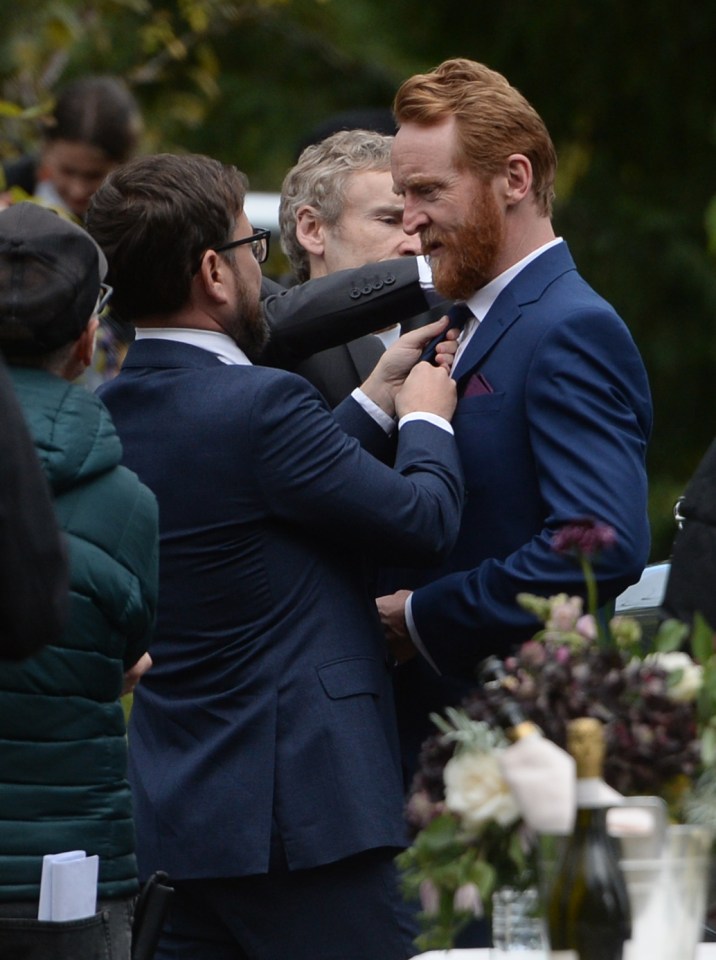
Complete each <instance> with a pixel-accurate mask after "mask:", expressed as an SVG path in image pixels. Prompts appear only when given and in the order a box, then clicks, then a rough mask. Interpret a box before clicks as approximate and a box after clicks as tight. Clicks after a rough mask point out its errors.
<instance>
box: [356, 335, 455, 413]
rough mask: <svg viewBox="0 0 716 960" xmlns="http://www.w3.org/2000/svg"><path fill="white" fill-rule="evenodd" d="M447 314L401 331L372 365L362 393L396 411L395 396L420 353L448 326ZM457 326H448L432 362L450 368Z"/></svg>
mask: <svg viewBox="0 0 716 960" xmlns="http://www.w3.org/2000/svg"><path fill="white" fill-rule="evenodd" d="M447 324H448V318H447V317H442V318H441V319H440V320H436V321H435V322H434V323H429V324H427V325H426V326H424V327H419V328H418V329H417V330H411V331H410V332H409V333H404V334H403V335H402V337H399V338H398V339H397V340H396V342H395V343H394V344H393V345H392V346H390V347H388V349H387V350H386V351H385V353H384V354H383V355H382V357H381V358H380V360H379V361H378V363H377V364H376V366H375V369H374V370H373V372H372V373H371V375H370V376H369V377H368V379H367V380H366V381H365V383H364V384H363V385H362V386H361V389H362V390H363V393H365V394H366V396H368V397H370V399H371V400H372V401H373V402H374V403H377V404H378V406H379V407H380V408H381V409H382V410H384V411H385V412H386V413H387V414H388V415H389V416H391V417H392V416H394V415H395V396H396V394H397V392H398V390H400V388H401V387H402V385H403V382H404V381H405V378H406V377H407V376H408V374H409V373H410V371H411V370H412V369H413V367H414V366H415V364H416V363H417V362H418V360H419V359H420V354H421V353H422V352H423V350H424V349H425V347H426V346H427V345H428V343H430V341H431V340H432V339H433V337H436V336H437V335H438V334H439V333H440V331H441V330H444V329H445V328H446V327H447ZM458 335H459V332H458V331H457V330H454V329H453V330H448V332H447V334H446V339H445V340H443V341H441V342H440V343H439V344H438V345H437V348H436V354H435V362H436V364H438V365H439V366H440V367H441V368H444V369H445V370H446V371H448V372H449V370H450V367H451V366H452V361H453V358H454V356H455V351H456V350H457V342H456V341H457V337H458Z"/></svg>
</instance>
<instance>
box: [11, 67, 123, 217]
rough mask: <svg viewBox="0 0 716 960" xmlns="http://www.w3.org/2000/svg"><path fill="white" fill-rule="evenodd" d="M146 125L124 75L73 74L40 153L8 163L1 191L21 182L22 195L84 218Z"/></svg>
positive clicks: (46, 128)
mask: <svg viewBox="0 0 716 960" xmlns="http://www.w3.org/2000/svg"><path fill="white" fill-rule="evenodd" d="M141 131H142V117H141V113H140V110H139V106H138V104H137V102H136V100H135V99H134V97H133V96H132V94H131V93H130V91H129V89H128V88H127V86H126V84H124V83H123V82H122V81H121V80H120V79H119V78H117V77H111V76H87V77H81V78H80V79H78V80H73V81H72V82H71V83H69V84H67V86H66V87H64V88H63V89H62V90H60V92H59V94H58V96H57V100H56V103H55V107H54V109H53V111H52V114H51V116H50V117H49V118H48V120H47V121H46V123H45V124H44V126H43V128H42V145H41V148H40V152H39V154H37V155H28V156H24V157H20V158H19V159H18V160H14V161H5V162H4V163H3V167H2V175H0V192H2V190H3V189H5V190H8V189H9V190H11V189H12V188H16V189H17V190H18V191H20V192H19V193H16V194H15V196H17V197H18V198H22V197H23V194H24V195H25V197H33V198H35V199H36V200H38V201H40V202H41V203H44V204H46V205H48V206H52V207H55V208H57V209H59V210H61V211H63V212H64V213H65V214H67V215H68V216H70V217H72V218H74V219H75V220H76V221H77V222H78V223H81V222H82V221H83V219H84V215H85V213H86V212H87V207H88V205H89V202H90V199H91V197H92V194H93V193H94V192H95V190H96V189H97V187H98V186H99V185H100V183H101V182H102V181H103V180H104V178H105V177H106V175H107V174H108V173H109V171H110V170H113V169H114V168H115V167H116V166H118V165H119V164H121V163H124V162H125V160H128V159H129V158H130V157H131V156H132V155H133V154H134V152H135V150H136V149H137V146H138V143H139V137H140V134H141ZM3 178H4V184H3V182H2V181H3Z"/></svg>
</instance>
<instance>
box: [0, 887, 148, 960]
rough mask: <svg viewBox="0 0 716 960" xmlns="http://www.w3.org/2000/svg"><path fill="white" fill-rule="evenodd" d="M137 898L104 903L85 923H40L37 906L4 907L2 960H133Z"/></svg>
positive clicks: (1, 910) (0, 908)
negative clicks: (135, 904) (131, 959)
mask: <svg viewBox="0 0 716 960" xmlns="http://www.w3.org/2000/svg"><path fill="white" fill-rule="evenodd" d="M135 899H136V898H135V897H129V898H127V899H122V900H100V902H99V903H98V904H97V913H95V915H94V916H93V917H87V918H85V919H83V920H70V921H66V922H64V923H50V922H48V921H45V920H38V919H37V902H33V903H0V960H130V955H131V952H132V918H133V915H134V903H135Z"/></svg>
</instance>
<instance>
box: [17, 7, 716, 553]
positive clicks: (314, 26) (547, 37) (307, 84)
mask: <svg viewBox="0 0 716 960" xmlns="http://www.w3.org/2000/svg"><path fill="white" fill-rule="evenodd" d="M0 15H1V16H2V22H3V31H2V35H1V36H0V101H1V102H0V129H1V130H2V137H1V138H0V156H9V155H14V154H17V153H19V152H22V151H23V150H27V149H31V148H32V146H33V144H34V143H35V142H36V139H37V121H38V117H40V116H42V115H43V114H46V113H47V110H48V108H49V105H51V102H52V95H53V91H54V90H55V89H56V87H57V86H58V84H59V83H61V82H64V81H66V80H68V79H70V78H72V77H75V76H77V75H79V74H82V73H87V72H93V73H98V72H105V73H117V74H120V75H122V76H123V77H125V79H126V80H127V81H128V82H129V83H130V85H131V87H132V89H133V91H134V93H135V95H136V96H137V99H138V100H139V102H140V103H141V105H142V108H143V111H144V115H145V121H146V134H145V140H144V144H143V149H144V150H146V151H156V150H169V151H180V150H191V151H201V152H206V153H209V154H211V155H213V156H216V157H218V158H219V159H222V160H225V161H230V162H234V163H237V164H238V165H239V166H240V167H242V169H244V170H245V171H246V172H247V173H248V175H249V177H250V179H251V183H252V186H253V188H254V189H262V190H277V189H278V188H279V187H280V183H281V180H282V178H283V175H284V173H285V171H286V169H287V168H288V167H289V166H290V165H291V164H292V163H293V161H294V159H295V153H296V149H297V146H298V144H299V143H300V142H301V140H302V139H303V137H304V136H305V135H306V133H307V132H308V131H310V130H311V129H312V128H313V127H315V126H316V125H317V124H319V123H320V122H321V121H323V120H325V119H326V118H327V117H328V116H329V115H331V114H333V113H336V112H338V111H342V110H346V109H349V108H356V107H389V106H390V103H391V100H392V96H393V94H394V92H395V89H396V88H397V86H398V84H399V83H400V81H401V80H402V79H403V78H404V77H405V76H407V75H409V74H411V73H414V72H416V71H422V70H425V69H429V68H430V67H432V66H434V65H435V64H437V63H439V62H440V61H441V60H443V59H444V58H446V57H450V56H468V57H472V58H473V59H477V60H482V61H484V62H486V63H489V64H490V65H491V66H493V67H494V68H496V69H498V70H500V71H502V72H503V73H505V75H506V76H507V77H508V78H509V79H510V81H511V82H512V83H514V84H515V85H516V86H518V87H519V88H520V89H521V90H522V91H523V92H524V93H525V95H526V96H527V97H528V98H529V99H530V101H531V102H532V103H533V104H534V105H535V106H536V107H537V109H538V110H539V111H540V113H541V114H542V115H543V116H544V118H545V120H546V122H547V124H548V126H549V128H550V130H551V132H552V135H553V137H554V139H555V142H556V145H557V149H558V152H559V155H560V169H559V179H558V184H557V191H558V204H557V207H556V215H555V223H556V227H557V229H558V231H559V232H560V233H561V234H563V235H564V236H565V238H566V239H567V240H568V241H569V243H570V246H571V248H572V250H573V252H574V254H575V257H576V260H577V262H578V264H579V266H580V269H581V271H582V272H583V274H584V275H585V276H586V278H587V279H588V280H589V281H590V282H591V283H592V284H593V285H594V286H595V288H596V289H597V290H599V292H600V293H602V294H603V295H604V296H605V297H606V298H607V299H609V300H610V301H612V302H613V303H614V305H615V306H616V308H617V309H618V310H619V312H620V313H621V314H622V315H623V316H624V318H625V320H626V322H627V323H628V325H629V327H630V329H631V330H632V332H633V334H634V337H635V339H636V341H637V343H638V345H639V347H640V349H641V351H642V354H643V356H644V359H645V362H646V365H647V369H648V370H649V374H650V378H651V383H652V389H653V393H654V404H655V414H656V416H655V427H654V435H653V439H652V443H651V446H650V452H649V470H650V477H651V485H652V495H651V513H652V527H653V532H654V556H655V557H662V556H664V555H665V554H666V553H668V550H669V547H670V544H671V541H672V539H673V535H674V532H675V528H674V525H673V520H672V517H671V507H672V504H673V501H674V500H675V499H676V497H677V496H678V494H679V493H680V492H681V491H682V489H683V487H684V485H685V483H686V481H687V479H688V477H689V476H690V474H691V472H692V471H693V469H694V468H695V466H696V463H697V462H698V460H699V459H700V457H701V455H702V453H703V452H704V451H705V449H706V447H707V446H708V444H709V443H710V441H711V439H712V438H713V436H714V434H716V417H714V416H713V415H712V414H711V410H712V403H711V384H712V382H713V379H714V372H715V371H716V323H714V320H716V199H715V198H714V194H715V193H716V185H715V182H714V181H715V177H714V170H715V169H716V163H715V160H716V157H715V155H714V153H715V148H716V100H715V99H714V91H716V58H715V57H714V56H713V50H714V46H715V44H714V41H715V40H716V5H714V4H700V5H692V6H678V5H674V4H673V3H671V2H669V0H652V2H650V3H648V4H647V3H645V2H644V0H636V2H635V3H631V4H623V3H621V2H619V0H590V2H585V3H579V4H575V3H574V2H573V0H545V2H543V3H540V4H535V3H534V2H533V0H512V2H511V3H509V4H494V3H491V4H489V3H486V2H484V0H482V2H480V0H474V2H472V3H464V2H463V0H442V2H441V3H439V4H416V3H414V2H412V0H411V2H409V0H390V2H389V3H386V2H385V0H350V2H348V0H95V2H90V0H74V2H72V0H30V2H28V3H27V4H22V5H21V4H19V3H17V2H15V3H12V4H11V3H10V2H9V0H0Z"/></svg>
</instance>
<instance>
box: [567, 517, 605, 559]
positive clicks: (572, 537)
mask: <svg viewBox="0 0 716 960" xmlns="http://www.w3.org/2000/svg"><path fill="white" fill-rule="evenodd" d="M616 540H617V535H616V531H615V530H614V528H613V527H610V526H609V524H606V523H600V522H599V521H598V520H594V519H593V518H592V517H585V518H583V519H581V520H573V521H572V523H565V525H564V526H563V527H560V529H559V530H558V531H557V532H556V533H555V535H554V536H553V537H552V549H553V550H554V551H555V552H556V553H571V554H575V553H576V554H580V555H582V556H585V557H593V556H595V555H596V554H597V553H599V552H600V551H601V550H606V549H607V547H611V546H613V545H614V544H615V543H616Z"/></svg>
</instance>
